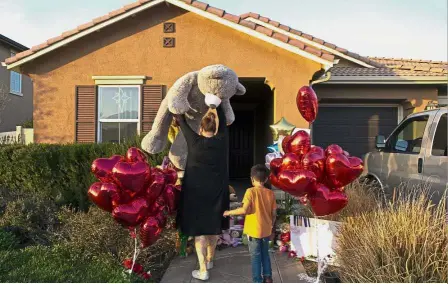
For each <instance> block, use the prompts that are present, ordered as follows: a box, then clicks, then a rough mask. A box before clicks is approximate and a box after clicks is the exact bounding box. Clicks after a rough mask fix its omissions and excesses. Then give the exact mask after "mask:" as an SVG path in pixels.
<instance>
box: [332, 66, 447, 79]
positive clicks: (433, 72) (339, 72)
mask: <svg viewBox="0 0 448 284" xmlns="http://www.w3.org/2000/svg"><path fill="white" fill-rule="evenodd" d="M428 69H429V68H428ZM330 72H331V76H350V77H353V76H398V77H401V76H440V77H443V76H444V77H447V76H448V71H447V70H446V69H442V68H432V69H429V70H417V69H414V70H410V69H398V68H395V69H393V68H388V67H381V68H363V67H359V68H358V67H337V66H336V67H333V68H331V69H330Z"/></svg>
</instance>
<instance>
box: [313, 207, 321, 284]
mask: <svg viewBox="0 0 448 284" xmlns="http://www.w3.org/2000/svg"><path fill="white" fill-rule="evenodd" d="M317 220H318V218H317V216H316V215H314V221H315V222H314V229H315V232H316V254H317V258H316V260H317V278H316V283H319V279H320V274H321V273H322V271H321V267H320V256H319V226H318V224H317Z"/></svg>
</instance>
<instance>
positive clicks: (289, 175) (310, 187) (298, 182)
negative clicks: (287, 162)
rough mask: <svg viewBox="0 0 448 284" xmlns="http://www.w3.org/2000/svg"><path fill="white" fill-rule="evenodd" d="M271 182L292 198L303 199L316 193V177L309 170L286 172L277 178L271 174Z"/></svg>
mask: <svg viewBox="0 0 448 284" xmlns="http://www.w3.org/2000/svg"><path fill="white" fill-rule="evenodd" d="M270 180H271V183H272V185H274V186H275V187H277V188H279V189H281V190H283V191H285V192H287V193H289V194H291V195H292V196H295V197H301V196H304V195H305V194H312V193H313V192H314V187H315V183H316V175H314V173H313V172H311V171H307V170H294V171H291V170H285V171H281V172H280V173H279V174H278V175H277V176H274V175H272V174H271V176H270Z"/></svg>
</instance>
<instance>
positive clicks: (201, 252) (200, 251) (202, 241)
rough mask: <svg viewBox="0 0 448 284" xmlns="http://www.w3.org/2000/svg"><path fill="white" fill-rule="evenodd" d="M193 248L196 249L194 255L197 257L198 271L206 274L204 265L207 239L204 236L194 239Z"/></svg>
mask: <svg viewBox="0 0 448 284" xmlns="http://www.w3.org/2000/svg"><path fill="white" fill-rule="evenodd" d="M194 246H195V248H196V254H197V255H198V262H199V271H200V272H206V271H207V266H206V263H205V258H206V255H207V237H206V236H198V237H195V239H194Z"/></svg>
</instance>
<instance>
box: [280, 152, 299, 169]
mask: <svg viewBox="0 0 448 284" xmlns="http://www.w3.org/2000/svg"><path fill="white" fill-rule="evenodd" d="M301 168H302V163H301V158H300V156H299V155H297V154H294V153H288V154H285V155H284V156H283V161H282V167H281V169H282V170H299V169H301Z"/></svg>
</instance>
